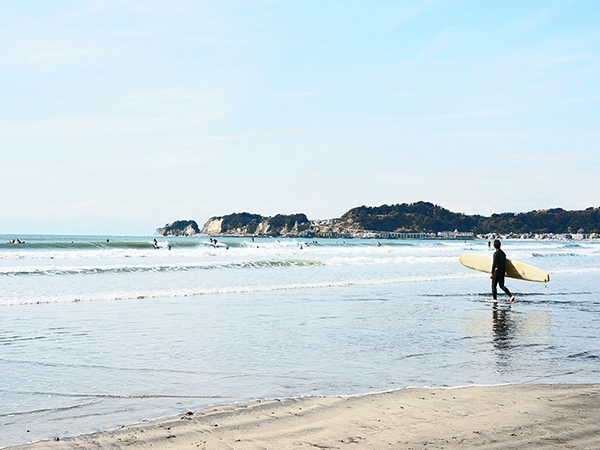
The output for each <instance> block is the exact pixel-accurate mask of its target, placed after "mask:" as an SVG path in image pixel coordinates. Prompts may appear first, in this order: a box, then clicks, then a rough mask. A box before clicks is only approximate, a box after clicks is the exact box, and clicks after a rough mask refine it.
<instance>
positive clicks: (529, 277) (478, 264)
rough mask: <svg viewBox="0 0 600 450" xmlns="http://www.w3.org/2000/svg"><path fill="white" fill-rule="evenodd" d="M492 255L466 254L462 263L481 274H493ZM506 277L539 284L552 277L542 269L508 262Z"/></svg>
mask: <svg viewBox="0 0 600 450" xmlns="http://www.w3.org/2000/svg"><path fill="white" fill-rule="evenodd" d="M492 259H493V257H492V256H491V255H479V254H476V253H465V254H463V255H460V258H459V260H460V263H461V264H462V265H463V266H465V267H468V268H469V269H473V270H479V271H481V272H487V273H491V272H492ZM506 276H507V277H509V278H516V279H518V280H525V281H536V282H538V283H547V282H548V281H550V275H548V274H547V273H546V272H544V271H543V270H542V269H538V268H537V267H533V266H530V265H529V264H525V263H522V262H519V261H511V260H510V259H507V260H506Z"/></svg>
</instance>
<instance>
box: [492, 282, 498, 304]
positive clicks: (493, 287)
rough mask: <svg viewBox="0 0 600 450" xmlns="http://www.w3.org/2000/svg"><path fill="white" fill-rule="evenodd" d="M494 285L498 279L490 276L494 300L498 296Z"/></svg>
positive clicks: (496, 284)
mask: <svg viewBox="0 0 600 450" xmlns="http://www.w3.org/2000/svg"><path fill="white" fill-rule="evenodd" d="M496 286H498V279H497V278H496V277H493V278H492V298H493V299H494V301H496V300H497V297H498V289H497V288H496Z"/></svg>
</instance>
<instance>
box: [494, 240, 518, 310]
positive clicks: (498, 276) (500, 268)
mask: <svg viewBox="0 0 600 450" xmlns="http://www.w3.org/2000/svg"><path fill="white" fill-rule="evenodd" d="M500 246H501V244H500V241H499V240H498V239H496V240H495V241H494V248H495V249H496V251H495V252H494V256H493V259H492V273H491V274H490V278H491V279H492V297H493V298H494V301H496V300H497V298H496V297H497V296H498V289H497V286H498V285H499V286H500V289H502V290H503V291H504V293H505V294H506V295H508V296H509V297H510V302H511V303H512V302H514V301H515V296H514V295H512V294H511V293H510V291H509V290H508V288H507V287H506V286H504V276H505V274H506V254H505V253H504V252H503V251H502V250H500Z"/></svg>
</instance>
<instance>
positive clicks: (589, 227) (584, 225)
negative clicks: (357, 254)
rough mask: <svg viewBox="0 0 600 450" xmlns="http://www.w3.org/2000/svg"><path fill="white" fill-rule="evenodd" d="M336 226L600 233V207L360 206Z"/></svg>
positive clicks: (384, 229) (403, 204)
mask: <svg viewBox="0 0 600 450" xmlns="http://www.w3.org/2000/svg"><path fill="white" fill-rule="evenodd" d="M336 228H343V229H347V230H372V231H396V232H439V231H452V230H459V231H472V232H474V233H503V234H504V233H556V234H561V233H578V232H579V233H598V232H600V208H587V209H585V210H582V211H566V210H564V209H562V208H555V209H548V210H540V211H530V212H526V213H518V214H515V213H502V214H493V215H492V216H491V217H485V216H480V215H466V214H462V213H455V212H452V211H449V210H447V209H445V208H443V207H441V206H438V205H434V204H433V203H428V202H417V203H411V204H407V203H402V204H397V205H382V206H378V207H370V206H359V207H357V208H353V209H351V210H350V211H348V212H347V213H345V214H344V215H343V216H342V217H341V218H340V219H339V220H338V221H337V223H336Z"/></svg>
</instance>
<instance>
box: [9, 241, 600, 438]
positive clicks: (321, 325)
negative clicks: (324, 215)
mask: <svg viewBox="0 0 600 450" xmlns="http://www.w3.org/2000/svg"><path fill="white" fill-rule="evenodd" d="M15 238H16V237H15V236H0V447H4V446H10V445H15V444H21V443H26V442H31V441H36V440H42V439H52V438H56V437H60V438H63V437H67V436H73V435H77V434H81V433H89V432H94V431H98V430H105V429H110V428H116V427H119V426H121V425H125V424H129V423H135V422H141V421H145V420H150V419H153V418H158V417H164V416H168V415H174V414H180V413H184V412H186V411H189V410H195V409H199V408H204V407H208V406H210V405H215V404H222V403H233V402H237V401H247V400H251V399H256V398H273V397H289V396H306V395H332V394H342V395H344V394H349V395H351V394H364V393H368V392H378V391H384V390H389V389H398V388H404V387H408V386H420V387H421V386H431V387H444V386H464V385H473V384H503V383H588V382H598V380H599V373H600V359H599V358H600V337H599V334H600V333H599V332H598V323H599V319H600V282H599V276H600V242H598V241H580V242H567V241H532V240H506V241H504V243H503V244H504V245H503V249H504V250H505V251H506V253H507V255H508V257H509V258H512V259H515V260H519V261H522V262H525V263H528V264H532V265H535V266H537V267H540V268H542V269H543V270H545V271H547V272H549V273H550V280H551V281H550V282H549V283H548V284H544V283H530V282H524V281H519V280H512V279H507V285H508V287H509V288H510V289H511V290H512V291H513V293H515V295H516V297H517V300H516V303H515V304H514V305H510V304H509V303H508V302H507V300H508V297H507V296H506V295H504V294H503V293H501V295H500V298H499V302H498V303H497V304H494V302H492V298H491V295H490V280H489V276H488V275H487V274H485V273H480V272H475V271H471V270H469V269H466V268H465V267H463V266H461V265H460V263H459V262H458V257H459V256H460V254H462V253H465V252H476V253H487V254H491V253H492V252H491V250H489V249H488V245H487V241H480V240H472V241H442V240H423V241H421V240H381V241H377V240H372V239H370V240H360V239H347V240H341V239H317V240H315V239H283V238H282V239H275V238H273V239H270V238H260V239H259V238H257V239H254V240H252V239H251V238H223V239H219V238H218V242H216V244H215V243H214V242H211V241H210V240H209V238H207V237H189V238H175V237H169V238H165V237H156V239H157V246H155V245H154V243H153V240H154V239H155V237H153V236H150V237H117V236H19V237H18V238H19V239H20V240H21V241H25V243H24V244H11V243H9V241H11V240H12V239H15ZM156 247H158V248H156Z"/></svg>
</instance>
